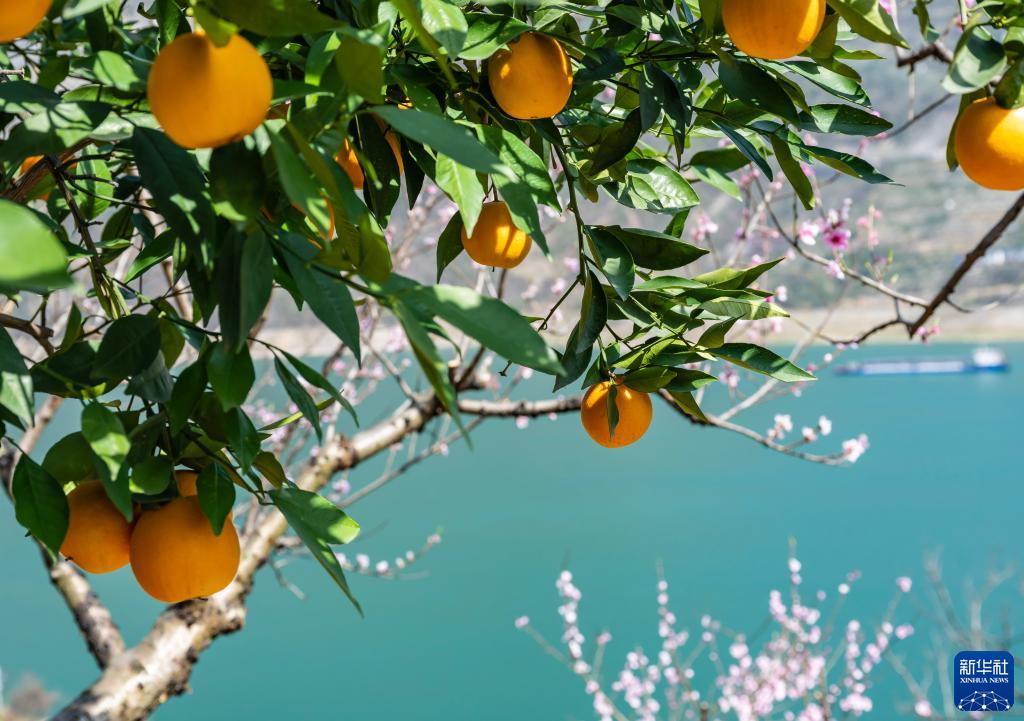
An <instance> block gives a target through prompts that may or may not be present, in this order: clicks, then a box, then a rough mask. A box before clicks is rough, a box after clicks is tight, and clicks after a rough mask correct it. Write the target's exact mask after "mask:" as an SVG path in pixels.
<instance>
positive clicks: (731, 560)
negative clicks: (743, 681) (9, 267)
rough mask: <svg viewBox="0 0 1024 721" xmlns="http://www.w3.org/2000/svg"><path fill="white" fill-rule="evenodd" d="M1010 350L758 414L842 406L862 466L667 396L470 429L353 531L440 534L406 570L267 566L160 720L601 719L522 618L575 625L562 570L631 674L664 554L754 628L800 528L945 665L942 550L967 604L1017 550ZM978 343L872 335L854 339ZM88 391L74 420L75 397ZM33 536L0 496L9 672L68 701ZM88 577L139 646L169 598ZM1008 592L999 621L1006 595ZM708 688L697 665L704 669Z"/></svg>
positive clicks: (814, 570)
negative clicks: (243, 610)
mask: <svg viewBox="0 0 1024 721" xmlns="http://www.w3.org/2000/svg"><path fill="white" fill-rule="evenodd" d="M1004 349H1005V350H1007V351H1008V353H1009V355H1010V360H1011V363H1013V364H1014V369H1013V371H1012V372H1010V373H1008V374H1003V375H976V376H947V377H941V376H932V377H890V378H840V377H836V376H835V375H833V374H832V373H830V372H828V373H826V374H824V377H823V380H822V381H821V382H819V383H818V384H816V386H815V387H813V388H810V389H808V391H807V392H806V393H805V395H804V397H803V398H801V399H792V398H787V399H783V400H780V401H777V402H774V403H772V404H770V405H769V407H767V408H765V409H761V410H756V411H754V412H752V413H750V414H749V416H744V417H743V418H742V419H743V420H745V421H746V422H747V423H749V424H751V425H752V426H753V427H754V428H757V429H758V430H761V431H763V430H765V429H767V428H768V427H769V426H770V425H771V417H772V415H773V414H774V413H778V412H782V413H792V414H793V420H794V423H795V424H796V427H797V428H796V433H799V428H800V427H801V426H802V425H813V424H814V423H815V422H816V421H817V418H818V416H819V415H820V414H825V415H827V416H828V417H830V418H831V419H833V421H834V424H835V429H834V431H833V434H832V436H831V437H830V438H828V439H826V440H825V442H824V444H822V446H821V447H823V448H828V449H829V450H831V449H833V448H836V447H838V444H839V442H840V441H841V440H842V439H844V438H848V437H852V436H856V435H857V434H859V433H861V432H864V433H867V434H868V435H869V437H870V440H871V448H870V450H869V452H868V453H867V455H865V456H864V457H863V458H861V459H860V461H859V462H858V463H857V464H856V465H854V466H852V467H846V468H827V467H823V466H819V465H814V464H811V463H807V462H802V461H798V460H795V459H791V458H787V457H783V456H781V455H779V454H776V453H772V452H770V451H767V450H765V449H762V448H761V447H759V446H757V445H754V444H752V443H751V442H750V441H747V440H745V439H743V438H741V437H739V436H737V435H734V434H730V433H727V432H724V431H718V430H708V429H700V428H695V427H693V426H691V425H689V424H688V423H686V422H684V421H682V420H681V419H679V418H678V417H676V416H675V415H674V414H673V413H672V412H671V410H670V409H668V408H666V407H663V405H661V404H655V420H654V424H653V426H652V429H651V431H650V432H649V433H648V435H647V437H645V438H644V439H643V440H642V441H641V442H640V443H638V444H636V445H635V446H633V447H631V448H628V449H623V450H619V451H605V450H603V449H601V448H598V447H597V446H595V445H593V444H592V443H591V442H590V441H589V439H587V438H586V436H585V435H584V433H583V431H582V429H581V428H580V426H579V422H578V420H577V419H576V418H574V417H565V418H562V419H560V420H558V421H554V422H552V421H549V420H547V419H539V420H535V421H533V422H531V423H530V425H529V426H528V427H527V428H526V429H524V430H518V429H516V427H515V425H514V423H513V422H511V421H502V420H494V421H489V422H488V423H485V424H484V425H483V426H482V427H481V428H480V429H479V430H477V431H476V433H475V434H474V445H475V450H474V451H470V450H469V449H468V448H467V447H466V446H465V444H462V443H460V444H457V445H454V446H453V447H452V449H451V455H450V456H449V457H448V458H435V459H431V460H429V461H427V462H425V463H423V464H421V465H419V466H417V467H416V468H415V469H414V470H413V471H412V472H410V473H409V474H408V475H406V476H405V477H403V478H400V479H399V480H397V481H395V482H394V483H392V484H391V485H390V486H388V487H386V488H385V489H383V490H382V491H380V492H379V493H377V494H375V495H374V496H371V497H369V498H368V499H367V500H365V501H363V502H361V503H359V504H357V505H356V506H355V507H354V508H353V509H352V514H353V516H355V517H356V518H357V519H358V520H359V521H360V522H361V523H362V524H363V528H364V531H365V532H366V533H365V540H364V541H362V542H360V543H358V544H356V545H354V546H352V547H351V549H346V550H347V551H349V552H350V553H357V552H365V553H366V554H368V555H369V556H370V557H371V558H373V559H374V560H377V559H380V558H383V559H389V560H390V559H393V558H394V557H395V556H396V555H398V554H401V553H403V552H404V551H405V550H406V549H408V548H417V547H419V545H420V544H421V543H422V541H423V539H424V538H426V537H427V536H428V535H429V534H431V533H433V532H434V530H435V529H437V528H439V527H442V528H443V529H444V541H443V543H442V544H441V545H440V546H438V547H437V548H436V549H435V550H434V551H433V552H432V553H430V554H429V555H428V556H427V557H426V558H425V559H423V560H422V561H421V562H420V563H419V564H418V565H417V566H416V567H415V568H414V571H413V573H412V574H411V575H412V576H414V577H411V578H409V579H407V580H398V581H385V580H378V579H371V578H364V577H359V576H354V577H353V578H352V579H351V580H352V584H353V587H354V590H355V592H356V594H357V595H358V596H359V598H360V600H361V601H362V603H363V606H364V608H365V610H366V618H365V619H362V620H361V619H360V618H359V617H358V616H357V615H356V613H355V612H354V611H353V610H352V608H351V607H350V606H349V605H348V604H347V602H345V600H344V599H343V597H342V596H341V595H340V594H339V593H338V591H337V590H336V589H335V588H334V587H333V586H332V585H331V583H330V581H329V580H328V579H327V577H326V576H325V575H324V574H323V573H322V572H321V571H320V570H319V567H317V566H315V564H314V563H313V562H312V561H305V560H304V561H296V562H294V563H292V564H291V565H289V566H288V567H287V569H286V572H287V576H288V579H289V580H290V581H292V582H293V583H295V584H297V585H298V586H299V587H301V588H302V590H303V591H304V592H305V594H306V599H305V600H299V599H297V598H296V597H295V596H294V595H292V594H291V593H290V592H288V591H287V590H285V589H284V588H283V587H282V586H280V585H279V584H278V583H276V582H275V579H274V577H273V575H272V574H271V573H269V572H266V571H264V572H263V573H262V574H261V576H260V578H259V579H258V583H257V588H256V590H255V592H254V595H253V597H252V601H251V611H250V614H249V619H248V625H247V627H246V629H245V630H244V631H243V632H242V633H239V634H235V635H233V636H230V637H226V638H222V639H220V640H219V641H217V642H216V643H215V644H214V646H213V647H212V648H211V649H210V650H209V651H207V652H206V653H205V654H204V655H203V656H202V658H201V660H200V662H199V664H198V666H197V667H196V669H195V673H194V675H193V678H192V685H193V688H194V693H193V694H191V695H188V696H185V697H183V698H179V699H175V700H172V701H171V702H170V703H168V704H167V705H166V706H165V707H164V708H163V709H161V710H160V711H159V712H157V713H156V714H155V716H154V718H156V719H158V721H186V720H187V721H205V720H206V719H211V720H212V719H223V718H247V719H256V720H263V719H266V720H268V721H269V720H271V719H273V720H275V721H277V720H278V719H289V718H317V719H329V718H356V719H371V718H372V719H396V720H397V719H403V720H404V721H405V720H407V721H420V720H424V721H427V720H433V719H438V720H441V719H444V720H445V721H471V720H472V721H476V720H477V719H480V718H486V719H488V721H512V720H513V719H515V720H516V721H520V720H521V719H527V718H529V719H570V718H571V719H590V718H592V715H591V712H590V710H589V709H590V705H589V699H588V698H587V696H586V695H585V694H584V692H583V688H582V684H581V683H580V682H579V680H578V679H577V678H575V677H574V676H572V675H571V674H570V673H569V672H568V671H567V670H566V669H565V668H563V667H561V666H560V665H559V664H558V663H557V662H555V661H554V660H553V659H551V658H550V657H549V656H547V655H545V654H544V652H543V651H542V650H541V649H540V648H539V647H538V646H536V645H535V644H534V642H533V641H532V640H531V639H530V638H528V637H527V636H526V635H525V634H523V633H522V632H520V631H517V630H516V629H515V628H514V627H513V621H514V619H515V618H516V617H518V616H520V615H523V614H526V615H529V616H530V617H531V619H532V620H533V623H534V625H535V626H537V627H538V628H539V629H540V630H541V631H542V632H544V633H545V634H546V635H547V636H548V637H549V638H550V639H552V640H557V637H558V635H559V633H560V619H559V618H558V616H557V615H556V612H555V609H556V606H557V596H556V592H555V589H554V581H555V578H556V576H557V574H558V573H559V571H560V570H561V568H562V567H563V565H565V564H568V567H569V568H571V570H572V571H573V573H574V575H575V578H576V582H577V585H579V586H580V588H581V590H582V591H583V600H582V604H581V608H580V611H581V628H582V629H583V631H584V633H586V634H587V636H588V641H589V640H591V639H593V637H594V636H596V634H597V632H598V631H600V630H602V629H604V628H608V629H609V630H611V632H612V634H613V641H612V642H611V644H610V647H609V650H608V659H609V660H608V662H607V666H606V667H607V669H608V670H609V671H612V672H614V671H617V669H618V668H619V667H620V664H621V660H622V657H623V656H624V654H625V653H626V652H628V651H630V650H632V648H633V647H634V645H635V644H643V645H645V646H646V647H647V649H648V651H649V652H653V651H656V644H657V625H656V624H657V616H656V604H655V585H656V568H657V564H658V562H659V561H661V562H663V564H664V568H665V574H666V576H667V578H668V580H669V582H670V583H671V591H672V604H671V605H672V607H673V609H674V610H675V612H676V614H677V615H678V617H679V619H680V624H679V625H680V626H683V627H689V628H691V629H695V630H696V629H697V628H698V627H699V619H700V617H701V615H702V614H704V613H711V614H713V615H714V616H715V617H716V618H718V619H720V620H721V621H722V622H723V624H725V625H728V626H729V627H731V628H734V629H739V630H743V629H745V630H748V631H751V632H752V631H754V630H755V629H756V628H757V627H758V626H760V625H761V623H762V622H763V621H764V619H765V618H766V617H767V599H768V592H769V590H771V589H773V588H785V586H786V583H787V577H788V574H787V570H786V558H787V547H788V539H790V538H795V539H796V541H797V542H798V544H799V557H800V559H801V560H802V562H803V576H804V579H805V584H806V586H807V588H808V589H809V590H813V589H818V588H823V589H826V590H827V591H829V593H830V595H834V590H835V588H836V585H837V584H838V583H840V582H842V581H843V580H844V578H845V575H846V573H847V572H848V571H851V570H854V569H858V570H860V571H861V572H862V574H863V576H862V578H861V579H860V580H859V581H858V582H857V583H856V584H855V585H854V590H853V592H852V593H851V596H850V599H849V600H848V602H847V610H849V611H850V612H851V613H852V614H854V615H855V616H857V617H859V618H861V619H862V620H863V621H864V622H865V623H866V624H872V623H874V622H877V621H878V620H879V619H880V618H881V615H882V614H883V612H884V609H885V607H886V605H887V603H888V602H889V600H890V599H891V598H892V595H893V591H894V589H895V585H894V579H895V578H896V577H898V576H902V575H908V576H911V577H913V578H914V580H915V582H916V583H915V587H914V591H913V592H912V594H911V598H912V599H916V600H914V601H913V602H912V603H909V604H906V605H905V607H904V609H903V610H902V612H901V614H900V615H899V616H898V617H897V618H898V620H902V621H910V622H914V623H916V624H917V625H918V627H919V629H918V634H917V635H916V636H915V638H914V639H911V640H910V641H908V642H907V644H906V646H905V647H904V650H903V651H902V652H901V654H902V655H903V656H905V660H906V662H907V664H908V665H909V666H911V668H915V669H922V668H924V667H925V666H926V664H928V663H930V661H929V660H928V659H927V658H926V657H925V655H924V654H923V650H922V649H923V647H924V646H926V645H930V638H929V635H930V630H929V628H928V626H927V619H926V618H925V617H924V616H923V615H922V611H921V610H920V609H922V608H927V606H928V601H927V589H926V588H925V586H926V583H925V582H924V580H925V579H924V573H923V558H924V556H925V554H926V553H929V552H934V551H939V552H941V554H942V559H943V566H944V570H945V573H946V577H947V579H948V580H949V581H950V585H951V587H952V590H953V592H954V594H955V595H956V596H957V598H960V596H961V593H962V591H963V586H964V583H963V582H964V581H965V579H968V578H974V579H980V578H982V577H983V576H984V574H985V572H986V571H988V570H990V569H991V568H993V567H994V566H996V565H1001V564H1006V563H1017V564H1020V562H1021V561H1024V549H1022V546H1021V543H1020V520H1021V506H1022V504H1021V502H1022V501H1024V489H1022V487H1021V481H1022V474H1021V472H1020V465H1021V461H1020V459H1021V454H1020V449H1021V446H1022V437H1021V418H1022V416H1021V408H1022V407H1024V381H1022V378H1024V373H1022V369H1024V345H1014V346H1007V347H1005V348H1004ZM969 351H970V347H969V346H957V345H934V346H929V347H911V346H899V347H882V346H871V347H867V348H865V349H863V350H860V351H856V352H851V353H848V354H847V355H846V356H845V358H846V359H852V358H859V359H864V358H875V357H904V356H916V357H920V356H923V355H929V356H945V355H965V354H967V353H969ZM822 352H823V351H821V350H818V351H816V352H815V353H812V357H813V356H815V355H817V356H820V354H821V353H822ZM548 387H549V386H547V385H541V384H540V383H536V384H532V386H531V387H530V388H529V389H528V391H529V393H528V394H529V395H533V396H534V397H542V396H543V394H544V392H545V391H546V390H547V388H548ZM71 410H73V413H72V414H71V415H69V416H68V417H67V419H66V421H65V423H68V424H70V422H71V421H72V420H73V418H72V416H76V415H77V410H74V409H71ZM66 428H67V426H65V428H62V429H57V430H58V433H63V432H66ZM56 435H57V434H54V435H52V436H51V437H50V438H49V440H48V441H47V443H49V442H52V441H53V440H54V438H55V437H56ZM794 437H795V436H794ZM45 447H46V444H44V445H42V446H41V447H40V449H39V451H40V454H39V456H40V457H41V452H42V451H44V450H45ZM373 470H374V469H360V470H358V471H357V473H356V474H355V475H354V476H353V482H354V484H355V485H356V486H358V485H359V484H361V483H364V482H367V481H369V480H372V478H373V477H374V473H373ZM21 536H22V533H21V530H20V528H19V527H18V526H17V524H16V523H15V521H14V517H13V513H12V512H11V510H10V508H9V506H8V505H7V504H3V505H2V506H0V558H2V561H0V564H2V569H3V579H4V580H3V583H2V586H0V588H2V592H0V668H2V669H3V673H4V675H5V678H6V684H5V685H6V687H7V688H8V689H9V688H10V687H11V686H12V685H13V683H14V682H16V681H17V679H18V678H19V677H20V676H21V675H22V674H24V673H29V672H30V673H32V674H34V675H35V676H37V677H39V678H40V679H41V680H42V682H43V683H44V685H45V686H46V687H47V688H49V689H51V690H54V691H56V692H59V693H60V694H61V696H62V698H64V699H67V698H68V697H70V696H72V695H74V694H75V693H77V692H78V691H79V690H80V689H81V688H82V687H83V686H84V685H85V684H86V683H88V682H90V681H91V680H92V679H93V678H94V677H95V675H96V670H95V666H94V664H93V662H92V660H91V658H90V657H89V656H88V654H87V652H86V650H85V648H84V645H83V644H82V643H81V642H80V640H79V638H78V637H77V631H76V629H75V628H74V626H73V624H72V623H71V621H70V618H69V616H68V614H67V612H66V611H65V609H64V607H63V606H62V604H61V602H60V601H59V599H58V598H57V596H56V594H55V593H54V592H53V591H52V590H51V588H50V587H49V584H48V583H47V582H46V579H45V574H44V572H43V569H42V567H41V565H40V562H39V557H38V552H37V551H36V550H35V547H34V546H33V545H32V544H30V543H28V542H26V541H25V540H23V539H22V537H21ZM94 584H95V587H96V590H97V592H98V593H99V594H100V596H101V597H102V598H103V599H104V601H106V602H107V604H108V605H109V606H110V607H111V609H112V611H113V613H114V615H115V618H117V619H118V621H119V623H120V624H121V627H122V629H123V631H124V632H125V635H126V637H127V639H128V640H129V642H131V641H134V640H137V639H138V638H140V637H141V636H142V634H143V633H144V632H145V631H146V629H147V628H148V626H149V624H150V623H151V621H152V619H153V618H154V617H155V616H156V614H157V613H158V611H159V610H160V606H159V605H158V604H157V603H156V602H153V601H151V600H150V599H149V598H148V597H146V596H144V595H143V594H142V592H141V591H139V590H138V588H137V587H136V585H135V583H134V580H133V578H132V576H131V573H130V571H129V570H128V569H123V570H122V571H120V572H118V573H115V574H112V575H109V576H103V577H98V578H95V579H94ZM812 595H813V594H812V593H808V594H807V596H808V599H807V600H809V601H810V600H811V597H812ZM999 601H1000V603H1003V602H1005V603H1007V604H1009V606H1008V608H1009V619H1010V620H1011V621H1013V620H1016V621H1017V622H1018V623H1019V622H1020V621H1022V620H1024V613H1022V609H1024V601H1022V599H1021V598H1020V595H1019V594H1017V593H1016V592H1015V593H1012V594H1007V596H1006V597H1005V598H1000V599H999ZM990 610H991V612H992V619H993V621H995V620H997V619H999V618H1000V614H1001V613H1002V610H1003V609H1002V608H1001V607H1000V606H999V605H993V606H992V607H991V608H990ZM708 682H710V678H709V677H708V676H705V677H704V679H703V683H700V679H698V687H699V688H704V687H706V684H707V683H708ZM874 682H875V686H874V687H873V688H872V690H871V692H870V694H869V695H871V696H872V697H873V699H874V701H875V708H876V713H875V714H874V715H873V716H871V717H872V718H880V719H890V718H895V717H898V716H902V715H903V713H904V712H906V710H907V707H908V705H907V694H906V691H905V687H904V686H903V685H902V683H901V682H900V681H899V680H898V679H897V678H896V677H895V674H894V673H892V672H891V671H890V670H889V669H888V668H885V669H883V670H882V671H881V672H879V673H878V674H877V675H876V676H875V677H874ZM938 698H939V696H938V695H937V694H936V695H935V696H934V700H938Z"/></svg>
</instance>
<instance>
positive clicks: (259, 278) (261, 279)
mask: <svg viewBox="0 0 1024 721" xmlns="http://www.w3.org/2000/svg"><path fill="white" fill-rule="evenodd" d="M273 257H274V256H273V252H272V251H271V246H270V241H269V240H268V239H267V236H265V235H264V234H263V233H262V232H256V233H254V234H253V235H249V236H243V235H240V234H234V235H233V236H232V237H231V238H230V240H229V241H228V242H227V243H225V245H224V246H223V247H222V251H221V255H220V257H218V259H217V264H218V270H219V271H220V273H219V275H218V278H219V280H220V287H219V288H218V289H217V294H218V297H219V299H220V303H219V304H218V306H217V307H218V309H219V310H218V312H219V314H220V327H221V332H222V333H223V334H224V341H225V342H226V343H227V344H228V345H229V346H230V347H231V348H232V349H233V350H238V349H240V348H241V347H242V345H244V344H245V342H246V341H247V340H248V337H249V331H250V330H251V329H252V327H253V326H254V325H256V323H257V321H259V319H260V317H261V316H262V315H263V311H264V309H266V307H267V303H268V302H270V293H271V291H272V290H273V287H274V261H273Z"/></svg>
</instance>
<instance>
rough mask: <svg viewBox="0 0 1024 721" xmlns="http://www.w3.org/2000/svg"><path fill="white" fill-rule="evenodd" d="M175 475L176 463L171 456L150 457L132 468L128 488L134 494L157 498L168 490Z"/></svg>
mask: <svg viewBox="0 0 1024 721" xmlns="http://www.w3.org/2000/svg"><path fill="white" fill-rule="evenodd" d="M173 475H174V462H173V461H172V460H171V459H170V457H169V456H165V455H162V454H161V455H159V456H150V457H149V458H144V459H143V460H142V461H140V462H139V463H136V464H135V465H134V466H133V467H132V475H131V478H129V479H128V487H129V488H130V489H131V492H132V493H141V494H143V495H146V496H156V495H159V494H161V493H163V492H164V491H166V490H167V488H168V486H170V485H171V478H172V476H173Z"/></svg>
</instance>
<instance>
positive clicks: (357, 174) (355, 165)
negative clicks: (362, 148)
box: [334, 138, 366, 190]
mask: <svg viewBox="0 0 1024 721" xmlns="http://www.w3.org/2000/svg"><path fill="white" fill-rule="evenodd" d="M334 159H335V160H337V161H338V165H340V166H341V169H342V170H344V171H345V175H347V176H348V178H349V180H351V181H352V187H353V188H355V189H356V190H362V189H363V183H365V182H366V177H365V176H364V175H363V169H362V168H361V167H359V158H357V157H356V151H355V148H353V147H352V143H350V142H348V138H345V142H344V143H342V144H341V150H339V151H338V154H337V155H336V156H334Z"/></svg>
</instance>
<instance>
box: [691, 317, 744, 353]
mask: <svg viewBox="0 0 1024 721" xmlns="http://www.w3.org/2000/svg"><path fill="white" fill-rule="evenodd" d="M734 325H736V319H735V318H730V319H729V320H723V321H722V322H721V323H715V324H714V325H712V326H710V327H709V328H707V330H705V331H704V332H703V333H701V336H700V338H699V339H698V340H697V345H700V346H704V347H705V348H718V347H719V346H721V345H723V344H724V343H725V337H726V335H728V333H729V331H730V330H732V327H733V326H734Z"/></svg>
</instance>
